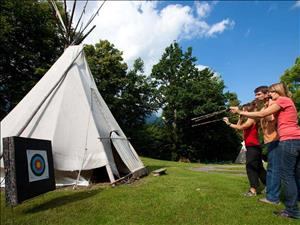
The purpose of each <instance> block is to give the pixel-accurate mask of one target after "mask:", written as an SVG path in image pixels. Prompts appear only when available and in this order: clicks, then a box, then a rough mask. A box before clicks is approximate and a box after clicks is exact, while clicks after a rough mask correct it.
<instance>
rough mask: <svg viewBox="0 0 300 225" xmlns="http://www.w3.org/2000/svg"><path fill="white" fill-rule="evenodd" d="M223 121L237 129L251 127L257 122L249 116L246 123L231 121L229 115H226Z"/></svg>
mask: <svg viewBox="0 0 300 225" xmlns="http://www.w3.org/2000/svg"><path fill="white" fill-rule="evenodd" d="M223 121H224V122H225V123H226V124H227V125H228V126H230V127H231V128H234V129H237V130H245V129H247V128H249V127H251V126H252V125H253V124H254V123H255V121H254V119H250V118H248V119H247V121H246V122H245V123H243V124H239V123H237V124H233V123H230V122H229V120H228V118H227V117H224V118H223Z"/></svg>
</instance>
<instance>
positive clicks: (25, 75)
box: [0, 0, 63, 118]
mask: <svg viewBox="0 0 300 225" xmlns="http://www.w3.org/2000/svg"><path fill="white" fill-rule="evenodd" d="M0 10H1V14H0V74H1V77H0V96H1V97H0V106H1V107H0V108H1V109H2V112H1V118H3V116H5V114H6V113H8V112H9V111H10V110H11V109H12V108H13V107H14V106H15V105H16V104H17V103H18V102H19V101H20V100H21V99H22V98H23V97H24V96H25V94H26V93H27V92H28V91H29V90H30V89H31V88H32V87H33V86H34V85H35V84H36V82H37V81H38V80H39V79H40V78H41V77H42V75H44V73H45V72H46V71H47V70H48V69H49V68H50V66H51V65H52V64H53V63H54V62H55V60H56V59H57V58H58V57H59V56H60V55H61V53H62V52H63V42H62V37H61V36H60V35H59V33H58V30H57V26H56V22H55V19H54V18H53V15H52V12H51V10H50V7H49V4H48V3H47V2H44V1H38V0H19V1H15V0H2V1H1V2H0Z"/></svg>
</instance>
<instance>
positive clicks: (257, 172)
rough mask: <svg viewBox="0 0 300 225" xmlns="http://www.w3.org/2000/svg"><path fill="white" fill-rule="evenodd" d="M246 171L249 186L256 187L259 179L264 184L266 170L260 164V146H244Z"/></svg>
mask: <svg viewBox="0 0 300 225" xmlns="http://www.w3.org/2000/svg"><path fill="white" fill-rule="evenodd" d="M246 149H247V151H246V171H247V176H248V180H249V183H250V187H252V188H255V189H257V187H258V186H259V179H260V180H261V182H262V183H263V184H264V185H265V184H266V171H265V169H264V167H263V164H262V154H261V148H260V146H246Z"/></svg>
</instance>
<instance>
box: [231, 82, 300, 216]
mask: <svg viewBox="0 0 300 225" xmlns="http://www.w3.org/2000/svg"><path fill="white" fill-rule="evenodd" d="M269 93H270V96H271V98H272V100H273V101H274V103H273V104H272V105H270V106H269V107H268V108H266V109H264V110H261V111H258V112H246V111H241V110H239V109H238V108H237V107H230V108H231V112H232V113H238V114H240V115H243V116H246V117H248V118H264V117H266V116H269V115H272V114H274V115H275V117H276V119H277V131H278V135H279V148H280V151H281V161H280V177H281V180H282V185H283V190H284V194H285V201H284V204H285V209H284V210H281V211H279V212H275V213H276V214H277V215H279V216H281V217H288V218H295V219H300V210H299V207H298V203H297V201H298V197H299V196H298V195H299V192H300V128H299V126H298V117H297V110H296V107H295V104H294V102H293V100H292V99H291V98H289V97H286V96H288V94H287V93H288V91H287V88H286V86H285V85H284V84H282V83H276V84H272V85H271V86H270V87H269Z"/></svg>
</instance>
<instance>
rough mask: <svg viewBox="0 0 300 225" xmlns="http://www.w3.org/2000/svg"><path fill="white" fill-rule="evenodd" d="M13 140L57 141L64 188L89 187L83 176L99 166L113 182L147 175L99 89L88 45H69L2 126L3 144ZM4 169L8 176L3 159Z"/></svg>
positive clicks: (56, 163)
mask: <svg viewBox="0 0 300 225" xmlns="http://www.w3.org/2000/svg"><path fill="white" fill-rule="evenodd" d="M8 136H20V137H30V138H38V139H46V140H51V142H52V151H53V160H54V168H55V170H56V182H57V183H60V184H73V183H74V182H75V181H76V183H78V181H83V182H82V184H87V183H88V182H87V180H84V179H83V178H82V177H81V176H79V175H80V174H81V175H84V174H86V173H87V171H90V170H92V169H95V168H99V167H103V168H105V169H106V171H107V175H108V177H109V179H110V181H111V182H114V181H115V180H116V179H118V178H120V177H122V176H125V175H128V174H136V173H138V174H139V175H144V174H145V173H146V169H145V167H144V165H143V163H142V162H141V160H140V158H139V157H138V155H137V153H136V152H135V150H134V148H133V147H132V145H131V144H130V142H129V141H128V139H127V138H126V136H125V134H124V133H123V131H122V130H121V128H120V127H119V125H118V123H117V122H116V120H115V119H114V117H113V115H112V113H111V112H110V110H109V108H108V107H107V105H106V103H105V101H104V100H103V98H102V97H101V95H100V93H99V91H98V90H97V87H96V84H95V82H94V79H93V76H92V74H91V71H90V69H89V66H88V64H87V60H86V58H85V55H84V51H83V46H82V45H76V46H69V47H68V48H67V49H66V50H65V52H64V53H63V54H62V56H61V57H60V58H59V59H58V60H57V61H56V62H55V64H54V65H53V66H52V67H51V68H50V69H49V71H48V72H47V73H46V74H45V75H44V76H43V77H42V79H41V80H40V81H39V82H38V83H37V84H36V85H35V86H34V87H33V88H32V89H31V91H30V92H29V93H28V94H27V95H26V96H25V97H24V98H23V99H22V100H21V101H20V103H19V104H18V105H17V106H16V107H15V108H14V109H13V110H12V111H11V112H10V113H9V114H8V115H7V116H6V117H5V118H4V119H3V120H2V121H1V136H0V137H1V142H2V138H3V137H8ZM2 146H3V145H2V143H1V154H2V152H3V149H2ZM0 167H1V177H3V176H4V174H3V167H4V165H3V159H1V165H0ZM67 171H69V172H67ZM74 171H76V172H74ZM66 174H69V175H70V176H69V177H68V179H65V178H67V176H66ZM61 178H64V179H61ZM1 180H2V179H1ZM2 183H3V182H2ZM79 184H80V183H79Z"/></svg>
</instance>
